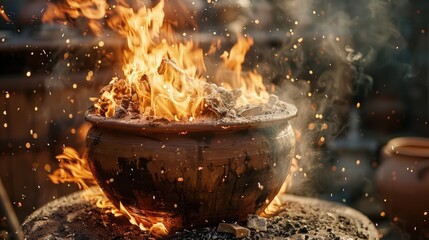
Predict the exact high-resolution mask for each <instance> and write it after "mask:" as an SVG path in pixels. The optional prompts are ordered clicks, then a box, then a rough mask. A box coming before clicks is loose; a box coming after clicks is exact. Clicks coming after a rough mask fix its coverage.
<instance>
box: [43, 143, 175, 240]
mask: <svg viewBox="0 0 429 240" xmlns="http://www.w3.org/2000/svg"><path fill="white" fill-rule="evenodd" d="M57 159H58V161H59V162H60V164H59V168H58V169H57V170H55V171H54V172H53V173H52V174H51V175H49V178H50V179H51V181H52V182H53V183H56V184H58V183H76V184H77V185H78V186H79V188H80V189H86V190H87V191H85V192H84V194H83V197H84V198H85V199H88V200H94V201H96V202H95V206H97V207H98V208H101V209H106V213H112V214H113V215H114V216H116V217H119V216H125V217H127V218H128V220H129V221H130V223H131V224H133V225H136V226H138V227H139V228H140V229H141V230H143V231H149V232H150V233H151V234H152V235H154V236H165V235H167V234H168V229H167V228H166V227H165V226H164V224H162V222H160V219H150V218H145V219H138V220H137V219H136V218H135V217H133V216H132V215H131V214H130V212H129V211H128V210H127V209H126V208H125V207H124V206H123V205H122V203H121V202H120V203H119V205H120V206H119V209H118V208H116V207H115V205H114V204H113V203H112V202H111V201H109V200H108V199H107V197H106V196H105V195H104V193H103V191H102V190H101V189H100V188H97V187H96V186H98V184H97V181H96V180H95V179H94V176H93V175H92V173H91V171H90V169H89V165H88V161H87V159H86V157H85V156H79V154H78V152H77V151H76V150H74V149H73V148H69V147H65V148H64V150H63V153H62V154H60V155H58V156H57Z"/></svg>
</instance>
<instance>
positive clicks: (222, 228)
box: [217, 223, 250, 238]
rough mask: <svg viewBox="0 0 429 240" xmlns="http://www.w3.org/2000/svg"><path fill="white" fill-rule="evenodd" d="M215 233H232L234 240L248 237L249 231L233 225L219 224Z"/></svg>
mask: <svg viewBox="0 0 429 240" xmlns="http://www.w3.org/2000/svg"><path fill="white" fill-rule="evenodd" d="M217 231H218V232H220V233H232V234H233V235H234V237H236V238H245V237H249V236H250V230H249V229H248V228H245V227H242V226H240V225H238V224H235V223H219V226H218V227H217Z"/></svg>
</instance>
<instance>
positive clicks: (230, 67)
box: [216, 36, 269, 107]
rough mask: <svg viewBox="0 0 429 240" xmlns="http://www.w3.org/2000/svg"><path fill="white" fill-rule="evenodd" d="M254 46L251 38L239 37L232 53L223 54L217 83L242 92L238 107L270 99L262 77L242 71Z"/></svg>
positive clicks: (254, 72) (255, 73)
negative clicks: (247, 55) (246, 58)
mask: <svg viewBox="0 0 429 240" xmlns="http://www.w3.org/2000/svg"><path fill="white" fill-rule="evenodd" d="M252 45H253V40H252V39H251V38H245V37H243V36H238V41H237V43H236V44H235V45H234V46H233V47H232V48H231V51H230V52H224V53H223V54H222V56H221V58H222V60H223V63H222V64H221V65H220V67H219V69H218V71H217V74H216V81H217V82H218V83H220V84H222V86H224V87H225V88H226V89H228V90H233V89H239V90H241V92H242V94H241V96H240V97H239V98H238V100H237V105H238V106H237V107H240V106H243V105H246V104H261V103H265V102H267V100H268V97H269V94H268V92H267V90H266V88H265V86H264V84H263V81H262V76H261V75H260V74H258V73H257V72H256V71H252V72H244V71H243V70H242V64H243V63H244V61H245V57H246V53H247V52H248V51H249V49H250V47H251V46H252Z"/></svg>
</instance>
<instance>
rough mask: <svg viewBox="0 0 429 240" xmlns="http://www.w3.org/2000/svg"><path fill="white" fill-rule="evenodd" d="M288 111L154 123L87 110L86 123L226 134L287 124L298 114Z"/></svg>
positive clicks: (290, 106) (115, 127)
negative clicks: (101, 114)
mask: <svg viewBox="0 0 429 240" xmlns="http://www.w3.org/2000/svg"><path fill="white" fill-rule="evenodd" d="M285 105H286V107H285V108H284V109H282V110H281V111H278V112H275V113H269V114H264V115H256V116H250V117H240V118H237V119H232V120H231V119H219V120H211V119H207V120H205V119H203V120H201V121H192V122H190V121H189V122H168V121H162V120H158V121H151V120H145V119H114V118H106V117H103V116H100V115H98V114H95V113H94V112H93V111H91V110H88V111H86V112H85V120H86V121H87V122H90V123H91V124H92V125H93V126H98V127H103V128H108V129H112V130H120V131H126V132H134V133H183V134H186V133H188V132H214V131H217V132H224V131H236V130H243V129H249V128H263V127H269V126H275V125H279V124H285V123H286V122H287V121H289V120H290V119H292V118H294V117H296V116H297V114H298V109H297V108H296V106H295V105H293V104H290V103H285Z"/></svg>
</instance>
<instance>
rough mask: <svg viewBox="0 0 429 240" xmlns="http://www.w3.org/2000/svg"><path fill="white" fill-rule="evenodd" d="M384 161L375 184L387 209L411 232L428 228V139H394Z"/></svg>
mask: <svg viewBox="0 0 429 240" xmlns="http://www.w3.org/2000/svg"><path fill="white" fill-rule="evenodd" d="M381 160H382V162H381V165H380V167H379V169H378V170H377V174H376V183H377V187H378V189H379V192H380V194H381V196H382V197H383V198H384V199H385V204H386V207H387V211H388V212H389V213H391V215H392V217H394V219H395V221H396V222H397V223H398V224H399V225H400V226H401V227H404V228H406V229H407V230H409V231H410V232H416V231H421V230H426V231H427V230H429V224H428V220H429V217H428V214H429V139H426V138H412V137H404V138H395V139H392V140H391V141H389V142H388V143H387V144H386V146H385V147H384V149H383V152H382V159H381Z"/></svg>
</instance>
